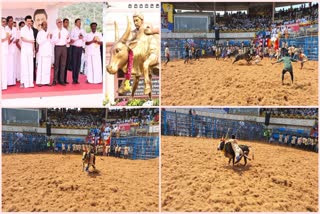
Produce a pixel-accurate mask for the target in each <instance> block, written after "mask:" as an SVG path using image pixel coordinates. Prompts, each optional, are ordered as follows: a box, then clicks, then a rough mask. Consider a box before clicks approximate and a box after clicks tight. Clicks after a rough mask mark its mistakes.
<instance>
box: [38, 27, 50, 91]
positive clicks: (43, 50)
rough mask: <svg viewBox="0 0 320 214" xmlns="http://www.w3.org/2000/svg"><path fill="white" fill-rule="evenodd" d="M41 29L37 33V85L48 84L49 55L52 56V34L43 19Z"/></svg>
mask: <svg viewBox="0 0 320 214" xmlns="http://www.w3.org/2000/svg"><path fill="white" fill-rule="evenodd" d="M41 27H42V30H40V31H39V33H38V35H37V43H38V44H39V52H38V56H37V58H38V60H37V61H38V69H37V80H36V84H37V85H38V86H40V87H41V86H42V85H49V86H50V74H51V57H52V42H51V39H52V34H50V33H49V32H48V24H47V22H46V21H43V22H42V24H41Z"/></svg>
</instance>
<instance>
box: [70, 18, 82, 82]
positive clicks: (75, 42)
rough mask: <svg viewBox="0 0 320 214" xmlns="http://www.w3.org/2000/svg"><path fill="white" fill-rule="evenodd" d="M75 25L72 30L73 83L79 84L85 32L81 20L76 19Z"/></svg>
mask: <svg viewBox="0 0 320 214" xmlns="http://www.w3.org/2000/svg"><path fill="white" fill-rule="evenodd" d="M75 25H76V26H75V27H74V28H73V30H72V31H71V45H72V80H73V81H72V84H79V81H78V78H79V72H80V66H81V54H82V47H83V45H84V41H85V32H84V30H83V29H81V20H80V19H79V18H78V19H76V20H75Z"/></svg>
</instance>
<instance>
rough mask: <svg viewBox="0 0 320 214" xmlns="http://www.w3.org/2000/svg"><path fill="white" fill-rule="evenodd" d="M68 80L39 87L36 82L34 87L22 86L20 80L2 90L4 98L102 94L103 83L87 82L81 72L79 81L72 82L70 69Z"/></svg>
mask: <svg viewBox="0 0 320 214" xmlns="http://www.w3.org/2000/svg"><path fill="white" fill-rule="evenodd" d="M67 78H68V80H67V81H68V82H69V84H67V85H66V86H63V85H60V84H57V85H55V86H51V87H50V86H42V87H39V86H37V85H36V84H35V82H34V88H20V82H18V83H17V84H16V85H14V86H8V89H7V90H3V91H2V99H14V98H28V97H49V96H66V95H85V94H100V93H101V94H102V83H100V84H89V83H86V81H87V77H86V76H85V75H84V74H79V83H80V84H72V72H71V71H68V76H67ZM52 80H53V70H52V72H51V82H50V83H52V82H53V81H52Z"/></svg>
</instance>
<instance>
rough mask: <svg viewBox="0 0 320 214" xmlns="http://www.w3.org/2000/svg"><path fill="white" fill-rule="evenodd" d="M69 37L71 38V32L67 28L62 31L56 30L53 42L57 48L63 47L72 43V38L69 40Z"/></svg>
mask: <svg viewBox="0 0 320 214" xmlns="http://www.w3.org/2000/svg"><path fill="white" fill-rule="evenodd" d="M59 32H60V39H59ZM68 36H69V32H68V31H67V30H66V29H65V28H63V27H62V28H61V30H60V29H59V28H56V29H55V30H54V31H53V34H52V41H53V43H54V44H55V45H57V46H63V45H66V44H67V43H68V42H69V41H70V38H69V39H68Z"/></svg>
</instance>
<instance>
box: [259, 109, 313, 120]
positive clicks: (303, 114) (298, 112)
mask: <svg viewBox="0 0 320 214" xmlns="http://www.w3.org/2000/svg"><path fill="white" fill-rule="evenodd" d="M266 112H270V113H271V117H277V118H295V119H318V109H317V108H271V109H270V108H267V109H266V108H260V116H265V114H266Z"/></svg>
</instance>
